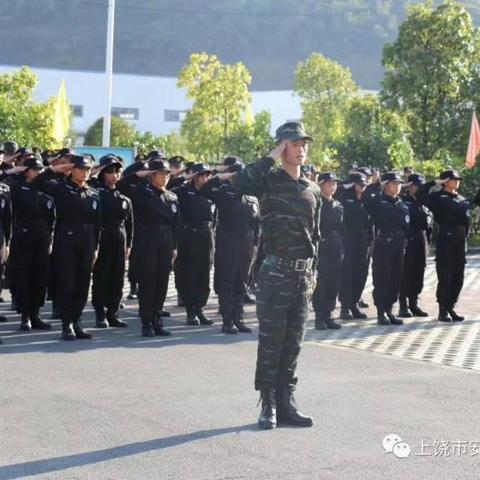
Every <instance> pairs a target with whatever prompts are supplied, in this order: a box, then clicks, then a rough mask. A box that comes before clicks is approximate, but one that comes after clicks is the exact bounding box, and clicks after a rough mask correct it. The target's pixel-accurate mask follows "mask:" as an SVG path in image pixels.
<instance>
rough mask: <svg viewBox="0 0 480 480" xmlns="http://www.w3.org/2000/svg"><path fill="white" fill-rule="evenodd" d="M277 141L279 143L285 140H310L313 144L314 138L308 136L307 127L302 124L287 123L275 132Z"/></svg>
mask: <svg viewBox="0 0 480 480" xmlns="http://www.w3.org/2000/svg"><path fill="white" fill-rule="evenodd" d="M275 140H276V141H277V142H282V141H284V140H308V141H310V142H313V138H312V137H310V136H309V135H307V134H306V132H305V127H304V126H303V123H301V122H287V123H284V124H283V125H280V126H279V127H278V128H277V131H276V132H275Z"/></svg>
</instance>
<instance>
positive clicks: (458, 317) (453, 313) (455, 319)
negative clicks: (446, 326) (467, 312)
mask: <svg viewBox="0 0 480 480" xmlns="http://www.w3.org/2000/svg"><path fill="white" fill-rule="evenodd" d="M448 313H449V314H450V316H451V317H452V321H453V322H463V321H464V320H465V317H462V316H461V315H459V314H458V313H457V312H456V311H455V310H454V309H453V308H450V309H449V310H448Z"/></svg>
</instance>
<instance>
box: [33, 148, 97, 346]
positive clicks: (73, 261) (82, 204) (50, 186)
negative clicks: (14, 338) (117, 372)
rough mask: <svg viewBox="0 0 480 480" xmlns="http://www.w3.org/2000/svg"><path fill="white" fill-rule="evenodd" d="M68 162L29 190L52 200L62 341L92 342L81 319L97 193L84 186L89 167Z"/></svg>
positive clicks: (77, 160) (79, 159)
mask: <svg viewBox="0 0 480 480" xmlns="http://www.w3.org/2000/svg"><path fill="white" fill-rule="evenodd" d="M70 162H71V163H67V164H61V165H56V166H52V167H50V168H48V169H46V170H45V171H44V172H42V173H41V174H40V175H38V176H37V177H36V178H35V179H34V180H33V181H32V182H31V185H32V187H34V188H38V189H39V190H41V191H44V192H45V193H47V194H49V195H51V196H53V198H54V200H55V205H56V208H57V228H56V235H55V250H56V255H55V262H56V268H55V275H56V281H55V284H56V289H57V304H58V307H59V310H60V316H61V319H62V325H63V339H64V340H75V339H76V338H79V339H89V338H92V335H91V333H88V332H86V331H85V330H84V329H83V328H82V323H81V315H82V312H83V308H84V307H85V304H86V302H87V297H88V290H89V287H90V279H91V275H92V268H93V264H94V262H95V258H96V256H97V252H98V245H99V242H100V225H101V222H100V201H99V196H98V192H97V191H96V190H94V189H93V188H91V187H89V186H88V184H87V181H88V178H89V176H90V170H91V168H92V164H91V162H90V160H89V159H88V158H86V157H83V156H80V155H75V156H73V157H70ZM67 172H70V176H69V177H68V178H67V179H66V180H65V181H61V180H60V181H57V182H52V181H50V180H53V179H54V178H55V177H56V174H57V173H67Z"/></svg>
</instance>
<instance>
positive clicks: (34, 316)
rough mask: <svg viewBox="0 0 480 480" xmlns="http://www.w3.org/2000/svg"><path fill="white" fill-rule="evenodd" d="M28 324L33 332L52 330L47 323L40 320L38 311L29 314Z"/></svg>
mask: <svg viewBox="0 0 480 480" xmlns="http://www.w3.org/2000/svg"><path fill="white" fill-rule="evenodd" d="M30 322H31V324H32V328H33V329H34V330H51V329H52V326H51V325H50V324H49V323H47V322H44V321H43V320H42V319H41V318H40V315H39V313H38V311H37V312H33V313H31V314H30Z"/></svg>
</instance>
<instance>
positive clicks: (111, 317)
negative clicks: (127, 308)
mask: <svg viewBox="0 0 480 480" xmlns="http://www.w3.org/2000/svg"><path fill="white" fill-rule="evenodd" d="M107 322H108V324H109V325H110V326H111V327H113V328H126V327H128V323H127V322H125V321H123V320H120V319H119V318H118V312H115V313H111V312H110V311H109V310H107Z"/></svg>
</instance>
